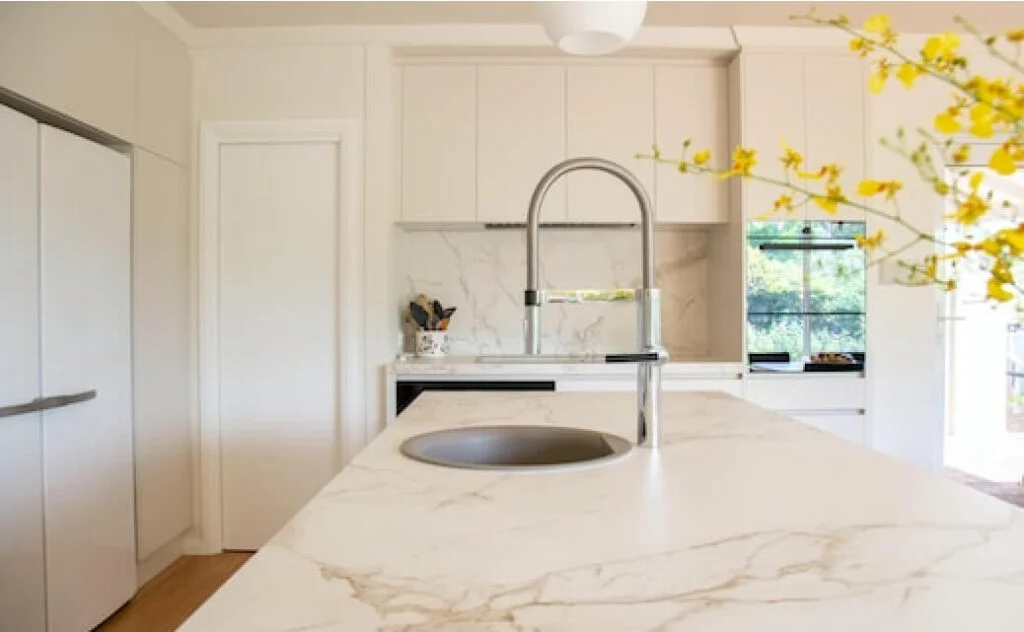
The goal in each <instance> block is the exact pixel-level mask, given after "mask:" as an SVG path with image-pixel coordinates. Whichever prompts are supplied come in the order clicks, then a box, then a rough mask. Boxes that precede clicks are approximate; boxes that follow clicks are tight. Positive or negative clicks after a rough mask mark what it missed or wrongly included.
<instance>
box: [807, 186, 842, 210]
mask: <svg viewBox="0 0 1024 632" xmlns="http://www.w3.org/2000/svg"><path fill="white" fill-rule="evenodd" d="M813 199H814V203H815V204H817V205H818V206H819V207H821V209H822V210H824V211H825V212H826V213H828V214H829V215H835V214H836V211H837V207H838V205H839V203H840V202H845V201H846V196H844V195H843V189H842V187H840V186H839V185H838V184H828V185H826V186H825V195H815V196H814V198H813Z"/></svg>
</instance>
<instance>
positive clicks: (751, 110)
mask: <svg viewBox="0 0 1024 632" xmlns="http://www.w3.org/2000/svg"><path fill="white" fill-rule="evenodd" d="M733 63H734V64H739V68H738V69H739V91H740V95H739V99H740V103H739V107H740V112H741V114H740V117H741V122H740V130H739V137H738V139H737V142H739V143H740V144H742V145H744V146H745V147H750V148H754V149H756V150H757V158H758V165H757V167H756V171H757V172H758V173H760V174H761V175H763V176H765V177H768V178H773V179H778V180H782V179H784V178H785V172H784V170H783V167H782V164H781V163H780V162H779V160H778V158H779V156H781V155H782V152H783V143H785V144H786V145H789V146H790V147H792V148H793V149H795V150H797V151H798V152H800V153H801V154H802V155H803V156H804V159H805V163H804V169H806V170H811V171H813V170H817V169H818V168H820V166H821V165H822V164H826V163H838V164H840V165H841V166H842V167H843V168H844V171H843V173H842V177H841V183H842V184H843V191H844V193H846V194H847V195H851V194H853V193H855V192H856V186H857V183H858V182H859V180H860V179H861V178H863V175H864V173H865V172H866V160H865V147H864V142H865V140H864V139H865V131H866V130H865V116H864V110H865V104H864V101H865V89H864V85H865V84H864V77H863V74H862V73H863V70H862V67H861V63H860V61H859V60H858V59H856V58H855V57H852V56H850V55H848V54H846V55H843V54H832V53H820V52H819V53H800V54H797V53H747V54H743V55H741V56H740V57H739V58H738V59H737V60H736V61H735V62H733ZM734 98H736V97H735V96H734ZM810 186H811V189H812V190H820V189H821V183H819V182H811V183H810ZM784 192H785V191H784V189H782V188H781V187H779V186H776V185H772V184H765V183H761V182H754V181H751V180H745V181H743V185H742V204H743V210H744V215H745V216H746V217H747V218H748V219H753V218H756V217H759V216H762V215H765V214H770V213H771V212H772V210H773V208H774V206H773V205H774V201H775V200H776V199H777V198H778V197H779V195H780V194H782V193H784ZM795 215H796V216H797V217H798V218H804V219H840V220H862V219H864V214H863V212H860V211H856V210H854V209H849V208H845V207H840V209H839V211H838V213H836V214H835V215H831V214H828V213H826V212H825V211H824V210H822V209H821V208H820V207H819V206H818V205H817V204H814V203H810V204H801V205H800V206H799V207H798V208H797V210H796V213H795Z"/></svg>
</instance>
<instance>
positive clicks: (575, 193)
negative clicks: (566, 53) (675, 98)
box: [567, 66, 654, 224]
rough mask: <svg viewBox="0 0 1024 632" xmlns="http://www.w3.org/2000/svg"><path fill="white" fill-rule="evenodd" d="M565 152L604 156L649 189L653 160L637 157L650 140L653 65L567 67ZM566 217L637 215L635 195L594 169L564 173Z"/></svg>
mask: <svg viewBox="0 0 1024 632" xmlns="http://www.w3.org/2000/svg"><path fill="white" fill-rule="evenodd" d="M567 101H568V103H567V106H568V109H567V118H568V123H569V128H568V155H569V157H570V158H576V157H581V156H593V157H597V158H606V159H608V160H612V161H614V162H617V163H619V164H621V165H622V166H623V167H625V168H627V169H629V170H630V171H632V172H633V173H634V174H635V175H636V177H637V178H638V179H639V180H640V182H641V183H642V184H643V185H644V188H645V189H647V193H648V195H651V196H653V195H654V164H653V163H652V162H650V161H647V160H638V159H637V158H636V154H637V152H648V151H649V150H650V148H651V145H652V144H653V142H654V69H653V68H651V67H641V66H578V67H572V68H569V69H568V93H567ZM567 179H568V186H569V209H568V218H569V221H571V222H598V223H620V224H629V223H636V222H639V221H640V211H639V209H638V208H637V203H636V198H635V197H633V194H632V193H630V191H629V189H627V188H626V186H625V185H624V184H623V183H622V182H619V181H618V180H617V179H615V178H613V177H611V176H609V175H607V174H604V173H599V172H595V171H580V172H576V173H572V174H570V175H569V176H567Z"/></svg>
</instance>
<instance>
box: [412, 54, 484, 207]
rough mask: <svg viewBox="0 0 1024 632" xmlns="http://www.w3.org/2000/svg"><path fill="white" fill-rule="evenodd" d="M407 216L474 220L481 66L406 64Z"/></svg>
mask: <svg viewBox="0 0 1024 632" xmlns="http://www.w3.org/2000/svg"><path fill="white" fill-rule="evenodd" d="M401 91H402V110H401V111H402V117H401V118H402V120H401V128H402V132H401V133H402V178H401V179H402V220H404V221H409V222H475V221H476V187H477V177H476V176H477V174H476V165H477V154H476V146H477V143H476V141H477V138H476V122H477V119H476V68H475V67H473V66H470V65H452V66H406V67H405V68H403V69H402V87H401Z"/></svg>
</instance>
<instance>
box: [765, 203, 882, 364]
mask: <svg viewBox="0 0 1024 632" xmlns="http://www.w3.org/2000/svg"><path fill="white" fill-rule="evenodd" d="M863 232H864V224H863V222H802V221H781V222H780V221H768V222H752V223H751V224H750V225H749V227H748V237H747V350H748V351H750V352H771V351H775V352H779V351H786V352H789V353H790V355H791V356H792V357H793V358H794V359H797V358H799V357H801V356H805V355H809V354H812V353H816V352H819V351H843V352H850V351H864V327H865V317H864V312H865V302H864V299H865V282H866V277H865V259H864V252H863V251H862V250H859V249H856V248H850V249H846V250H762V249H761V248H760V246H761V244H775V245H778V244H796V243H801V242H807V241H811V242H812V243H815V244H819V245H820V244H850V245H852V244H853V243H854V238H855V236H856V235H860V234H863Z"/></svg>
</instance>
